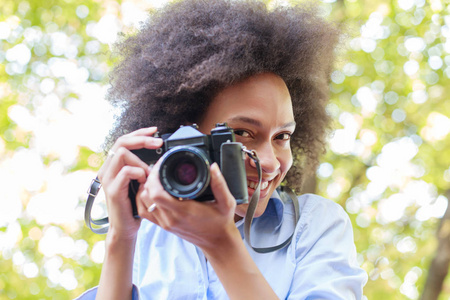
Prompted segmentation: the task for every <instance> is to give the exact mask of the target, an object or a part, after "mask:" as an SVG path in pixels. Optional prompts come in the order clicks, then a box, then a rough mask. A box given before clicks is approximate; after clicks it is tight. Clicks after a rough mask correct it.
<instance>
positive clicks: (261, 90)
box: [198, 73, 295, 219]
mask: <svg viewBox="0 0 450 300" xmlns="http://www.w3.org/2000/svg"><path fill="white" fill-rule="evenodd" d="M221 122H227V123H228V126H230V127H232V128H233V129H234V132H235V135H236V140H237V141H238V142H241V143H242V144H244V145H245V146H246V147H247V149H250V150H255V151H256V152H257V154H258V157H259V159H260V162H261V168H262V181H261V194H260V199H259V204H258V207H257V209H256V212H255V217H258V216H260V215H261V214H262V213H263V212H264V210H265V209H266V206H267V202H268V200H269V198H270V196H271V195H272V193H273V191H274V190H275V188H276V187H278V186H279V185H280V183H281V181H282V180H283V179H284V177H285V176H286V173H287V172H288V170H289V168H290V167H291V165H292V153H291V147H290V137H291V135H292V133H293V132H294V130H295V121H294V114H293V112H292V102H291V97H290V95H289V91H288V89H287V87H286V84H285V83H284V81H283V80H282V79H281V78H280V77H279V76H277V75H275V74H273V73H264V74H258V75H254V76H252V77H249V78H248V79H246V80H244V81H242V82H239V83H237V84H234V85H231V86H229V87H227V88H225V89H224V90H222V91H221V92H220V93H219V94H218V95H217V96H216V97H215V98H214V99H213V101H212V103H211V105H210V106H209V107H208V109H207V111H206V113H205V115H204V118H203V120H202V121H201V123H200V124H198V125H199V129H200V131H201V132H203V133H206V134H210V132H211V129H212V128H214V127H215V124H216V123H221ZM245 168H246V172H247V187H248V194H249V197H251V196H252V195H253V193H254V191H255V189H254V187H255V184H256V183H257V181H258V172H257V169H256V167H255V164H254V162H253V161H251V160H250V159H249V158H247V159H246V162H245ZM247 208H248V204H242V205H238V206H237V207H236V215H237V217H238V219H239V218H242V217H244V216H245V213H246V211H247Z"/></svg>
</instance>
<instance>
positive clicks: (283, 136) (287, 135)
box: [275, 132, 292, 141]
mask: <svg viewBox="0 0 450 300" xmlns="http://www.w3.org/2000/svg"><path fill="white" fill-rule="evenodd" d="M291 136H292V133H289V132H283V133H281V134H279V135H277V136H276V137H275V139H277V140H283V141H288V140H290V139H291Z"/></svg>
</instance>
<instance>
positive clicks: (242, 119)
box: [229, 116, 296, 128]
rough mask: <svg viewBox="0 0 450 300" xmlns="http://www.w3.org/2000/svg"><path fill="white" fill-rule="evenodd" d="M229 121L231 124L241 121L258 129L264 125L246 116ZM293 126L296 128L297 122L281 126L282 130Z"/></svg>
mask: <svg viewBox="0 0 450 300" xmlns="http://www.w3.org/2000/svg"><path fill="white" fill-rule="evenodd" d="M229 121H231V122H238V121H240V122H244V123H248V124H250V125H254V126H257V127H262V123H261V122H260V121H258V120H255V119H252V118H249V117H245V116H236V117H233V118H231V119H229ZM291 126H294V127H295V126H296V123H295V121H292V122H288V123H286V124H283V125H282V126H280V128H288V127H291Z"/></svg>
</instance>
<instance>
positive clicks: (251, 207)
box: [243, 149, 300, 253]
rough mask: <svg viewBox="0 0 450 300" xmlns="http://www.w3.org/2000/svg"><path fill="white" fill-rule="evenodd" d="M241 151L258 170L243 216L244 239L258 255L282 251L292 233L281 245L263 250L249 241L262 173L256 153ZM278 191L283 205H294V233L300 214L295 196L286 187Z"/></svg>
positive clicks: (290, 238)
mask: <svg viewBox="0 0 450 300" xmlns="http://www.w3.org/2000/svg"><path fill="white" fill-rule="evenodd" d="M243 151H244V152H245V153H247V155H248V156H249V157H250V159H252V160H253V161H254V162H255V165H256V169H257V170H258V186H257V187H256V189H255V192H254V193H253V195H252V197H251V199H250V202H249V203H248V208H247V213H246V214H245V219H244V239H245V240H246V241H247V243H248V245H249V246H250V247H252V249H253V250H254V251H255V252H258V253H269V252H274V251H276V250H279V249H282V248H284V247H286V246H287V245H289V244H290V242H291V240H292V237H293V236H294V232H292V234H291V236H290V237H288V238H287V239H286V240H285V241H284V242H282V243H281V244H278V245H275V246H272V247H263V248H258V247H253V245H252V242H251V240H250V229H251V227H252V222H253V217H254V215H255V211H256V207H257V206H258V202H259V195H260V192H261V177H262V176H261V173H262V171H261V164H260V162H259V158H258V156H257V155H256V152H255V151H254V150H247V149H243ZM278 191H279V194H280V197H281V200H282V201H283V203H284V204H285V205H286V204H288V203H289V202H292V204H293V205H294V214H295V221H294V222H295V224H294V231H295V227H296V225H297V222H298V220H299V219H300V212H299V207H298V200H297V196H296V195H295V194H294V192H293V191H292V190H291V189H290V188H288V187H287V186H281V187H279V189H278Z"/></svg>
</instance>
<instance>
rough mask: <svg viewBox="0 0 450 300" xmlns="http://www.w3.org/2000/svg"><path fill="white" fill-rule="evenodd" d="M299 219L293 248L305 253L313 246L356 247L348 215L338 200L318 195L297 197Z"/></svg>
mask: <svg viewBox="0 0 450 300" xmlns="http://www.w3.org/2000/svg"><path fill="white" fill-rule="evenodd" d="M298 201H299V210H300V219H299V221H298V223H297V228H296V234H295V242H294V245H293V246H294V247H296V252H297V255H300V256H303V255H305V254H306V253H307V252H308V251H310V250H311V249H315V250H316V251H319V252H320V251H326V252H330V248H329V247H330V245H333V247H334V250H333V251H331V252H335V251H338V250H339V249H341V248H342V249H341V250H342V251H343V252H345V251H348V249H349V248H354V240H353V227H352V223H351V221H350V218H349V216H348V214H347V213H346V212H345V210H344V209H343V208H342V206H340V205H339V204H338V203H336V202H333V201H331V200H329V199H326V198H323V197H321V196H318V195H313V194H305V195H301V196H299V197H298Z"/></svg>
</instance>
